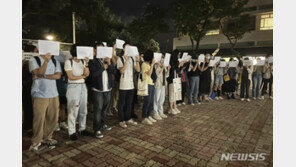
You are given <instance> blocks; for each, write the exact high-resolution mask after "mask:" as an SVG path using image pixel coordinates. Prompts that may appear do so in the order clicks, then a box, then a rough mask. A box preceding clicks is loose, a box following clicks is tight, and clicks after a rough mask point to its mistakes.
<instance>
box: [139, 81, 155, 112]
mask: <svg viewBox="0 0 296 167" xmlns="http://www.w3.org/2000/svg"><path fill="white" fill-rule="evenodd" d="M154 89H155V87H154V85H148V96H145V97H144V103H143V108H142V118H148V117H149V116H150V114H151V111H152V110H153V102H154Z"/></svg>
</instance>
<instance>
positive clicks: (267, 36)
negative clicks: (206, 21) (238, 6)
mask: <svg viewBox="0 0 296 167" xmlns="http://www.w3.org/2000/svg"><path fill="white" fill-rule="evenodd" d="M245 13H248V14H250V16H251V17H252V20H253V22H254V24H253V28H252V31H251V32H249V33H246V34H245V35H244V37H243V38H242V39H240V40H239V41H238V42H237V45H236V48H235V49H236V50H237V51H239V52H240V53H241V54H242V55H266V54H272V50H273V1H272V0H249V3H248V4H247V5H246V6H245ZM218 46H220V51H219V53H218V54H219V55H221V56H224V55H225V56H231V54H232V53H231V51H230V49H229V48H230V45H229V42H228V40H227V38H226V37H225V36H224V35H223V34H222V33H221V31H220V30H219V29H216V30H211V31H209V32H208V33H207V34H206V36H205V37H204V38H203V39H202V40H201V41H200V46H199V49H200V50H199V51H198V52H200V53H205V52H209V53H211V52H212V51H214V50H215V49H217V48H218ZM191 48H192V45H191V41H190V39H189V37H188V36H183V37H175V38H174V39H173V49H179V50H182V51H189V50H191Z"/></svg>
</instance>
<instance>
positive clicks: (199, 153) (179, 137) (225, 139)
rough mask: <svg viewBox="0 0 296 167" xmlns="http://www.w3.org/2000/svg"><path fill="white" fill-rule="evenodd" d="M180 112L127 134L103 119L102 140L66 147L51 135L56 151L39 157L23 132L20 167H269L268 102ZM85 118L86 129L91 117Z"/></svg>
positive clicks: (216, 104)
mask: <svg viewBox="0 0 296 167" xmlns="http://www.w3.org/2000/svg"><path fill="white" fill-rule="evenodd" d="M180 109H181V110H182V113H181V114H178V115H175V116H172V115H170V116H169V117H168V118H167V119H165V120H162V121H158V122H157V123H154V125H152V126H147V125H146V126H145V125H142V124H141V123H139V124H138V125H137V126H135V127H134V126H129V127H128V128H127V129H122V128H120V127H119V126H118V125H117V124H118V121H117V116H112V117H108V122H109V124H111V125H112V126H113V129H112V130H111V131H109V132H104V138H102V139H95V138H93V137H80V138H79V140H78V141H76V142H70V141H69V140H68V135H67V133H66V131H64V130H61V131H60V132H55V133H54V138H55V139H57V140H58V141H59V142H60V143H59V145H58V146H57V148H55V149H53V150H47V151H43V152H41V153H34V152H29V151H28V147H29V145H30V138H29V137H30V135H29V133H27V132H24V133H23V154H22V155H23V157H22V159H23V161H22V163H23V166H28V167H39V166H61V167H67V166H71V167H74V166H77V167H79V166H122V167H124V166H147V167H150V166H152V167H157V166H180V167H181V166H201V167H202V166H209V167H218V166H227V167H236V166H252V167H261V166H272V162H273V158H272V153H273V131H272V130H273V122H272V121H273V115H272V109H273V103H272V100H270V99H265V100H261V101H259V100H256V101H251V102H241V101H239V100H221V101H213V102H210V103H203V104H201V105H195V106H189V105H186V106H182V107H180ZM136 113H137V114H139V115H140V111H137V112H136ZM88 116H89V118H88V127H89V128H91V127H92V126H91V125H92V121H91V116H92V115H91V113H90V114H89V115H88ZM89 130H91V129H89ZM222 153H266V154H267V156H266V160H264V161H253V162H250V161H220V157H221V154H222Z"/></svg>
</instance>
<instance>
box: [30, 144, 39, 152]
mask: <svg viewBox="0 0 296 167" xmlns="http://www.w3.org/2000/svg"><path fill="white" fill-rule="evenodd" d="M39 146H41V143H33V144H32V145H31V146H30V148H29V151H38V148H39Z"/></svg>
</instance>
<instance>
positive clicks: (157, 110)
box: [153, 53, 170, 120]
mask: <svg viewBox="0 0 296 167" xmlns="http://www.w3.org/2000/svg"><path fill="white" fill-rule="evenodd" d="M164 57H165V55H164V53H162V59H161V61H160V62H158V63H156V64H155V72H156V75H157V79H156V81H155V83H154V85H155V90H154V106H153V109H154V115H153V118H154V119H156V120H162V119H164V118H167V115H165V114H164V111H163V103H164V101H165V90H166V85H167V80H166V79H167V77H169V71H170V65H168V66H167V67H165V65H164Z"/></svg>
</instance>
